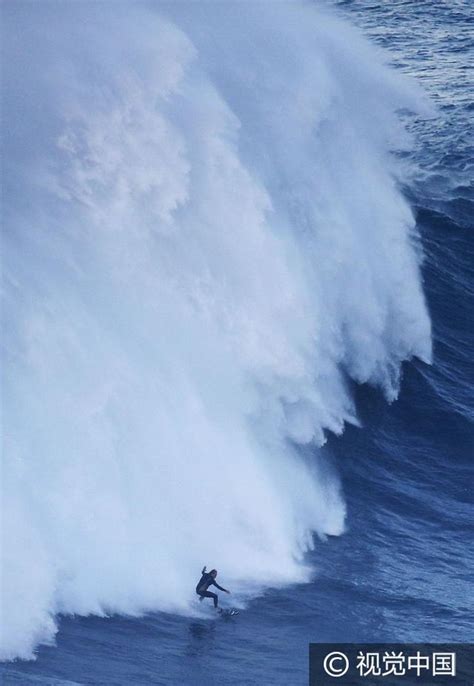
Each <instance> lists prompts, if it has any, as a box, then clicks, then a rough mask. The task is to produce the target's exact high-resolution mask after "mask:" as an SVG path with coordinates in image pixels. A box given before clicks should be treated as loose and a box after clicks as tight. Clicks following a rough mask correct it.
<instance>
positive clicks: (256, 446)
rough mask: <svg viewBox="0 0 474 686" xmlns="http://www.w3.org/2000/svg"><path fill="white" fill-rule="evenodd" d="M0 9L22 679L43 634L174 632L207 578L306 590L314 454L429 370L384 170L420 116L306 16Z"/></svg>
mask: <svg viewBox="0 0 474 686" xmlns="http://www.w3.org/2000/svg"><path fill="white" fill-rule="evenodd" d="M2 11H3V23H4V29H3V33H4V36H3V37H4V41H3V48H2V50H3V51H4V53H5V54H4V58H3V64H4V74H3V118H4V123H5V126H6V129H7V134H6V135H4V138H3V142H2V146H3V179H4V180H3V229H4V230H3V242H2V247H3V258H2V262H3V306H2V318H3V339H2V351H3V376H4V381H3V398H2V406H3V407H2V410H3V465H2V550H3V552H2V582H1V585H2V607H1V610H2V626H3V637H2V646H1V653H0V656H1V658H2V659H13V658H15V657H20V658H26V659H28V658H32V657H33V656H34V649H35V647H36V646H38V644H40V643H49V642H51V641H53V640H54V636H55V632H56V617H57V616H58V615H59V614H80V615H88V614H97V615H107V614H111V613H121V614H129V615H137V614H140V613H143V612H147V611H150V610H161V611H166V612H176V613H180V614H190V613H193V612H195V610H194V609H193V597H194V586H195V583H196V576H197V575H198V574H199V570H200V569H201V567H202V566H203V564H208V565H212V566H215V567H217V568H218V569H219V572H220V573H221V574H222V576H223V578H225V579H226V580H228V583H226V584H225V585H226V586H227V585H229V586H232V587H233V588H235V589H236V590H237V600H238V602H249V600H248V598H250V597H251V595H252V594H255V593H257V592H259V589H262V588H265V587H268V586H279V585H283V584H287V583H294V582H304V581H307V580H309V579H310V578H311V575H312V570H311V568H310V566H309V565H308V564H307V562H305V553H306V552H307V551H308V550H309V549H310V548H311V547H312V545H313V536H314V535H315V534H316V535H318V536H320V537H322V538H324V537H325V536H327V535H339V534H341V533H343V531H344V526H345V504H344V497H343V494H342V491H341V485H340V482H339V478H338V474H337V465H334V464H333V463H332V462H331V461H330V460H328V458H327V456H324V457H323V456H322V455H320V454H319V453H318V447H320V446H321V445H323V444H324V442H325V440H326V436H327V434H328V432H332V433H335V434H340V433H342V432H343V430H344V426H345V424H346V423H352V424H358V423H359V420H358V417H357V411H356V408H355V405H354V400H353V387H354V384H363V383H367V384H370V385H372V386H375V387H378V388H380V389H381V391H382V392H383V393H384V394H385V396H386V398H387V400H388V401H391V400H394V399H395V398H396V396H397V392H398V387H399V382H400V369H401V364H402V362H403V361H405V360H409V359H412V358H414V357H417V358H419V359H421V360H423V361H425V362H429V361H430V359H431V335H430V320H429V316H428V313H427V309H426V305H425V300H424V295H423V290H422V283H421V279H420V272H419V265H420V260H421V257H422V255H421V249H420V246H419V241H418V237H417V235H416V232H415V228H414V227H415V222H414V219H413V214H412V211H411V209H410V206H409V204H408V202H407V200H406V199H405V198H404V195H403V192H402V183H403V181H404V178H406V175H409V174H413V173H414V170H413V169H411V168H409V166H408V160H407V158H406V157H404V155H403V154H400V153H402V151H403V150H407V149H409V147H410V145H411V140H410V136H409V135H408V133H407V132H406V130H405V128H404V125H403V116H406V113H407V112H412V113H414V112H418V113H420V115H421V116H429V115H430V112H431V110H430V107H429V105H428V104H427V102H426V100H425V98H424V96H423V94H422V93H420V91H419V90H418V88H417V87H416V86H415V85H414V84H413V83H412V82H410V81H409V80H408V79H407V78H405V77H402V76H401V75H400V74H399V73H396V72H395V71H393V70H392V69H390V68H389V67H388V66H386V65H385V64H384V58H383V56H382V55H381V53H380V52H379V51H378V49H376V48H375V47H373V46H371V45H370V44H369V43H368V42H367V41H366V40H365V39H363V38H362V37H361V35H360V34H359V33H358V32H357V31H356V30H355V29H353V28H352V27H350V26H348V25H347V24H346V23H344V22H343V21H341V20H340V19H335V18H334V17H332V16H330V15H329V14H328V13H327V12H325V11H322V10H321V9H320V8H319V9H318V8H317V7H314V6H312V5H309V4H305V3H299V2H294V3H272V4H270V3H269V4H265V3H254V4H249V3H245V4H242V3H238V4H234V3H231V2H230V3H206V2H204V3H199V4H197V3H184V2H181V3H177V4H176V3H169V4H167V3H158V4H156V3H153V4H151V5H147V4H146V3H144V4H130V3H129V4H127V5H125V4H115V3H114V4H113V5H112V4H100V3H94V4H92V3H91V4H88V3H81V4H79V3H74V4H73V3H68V4H65V3H64V4H63V3H48V2H45V3H41V5H35V6H33V5H31V4H29V3H21V2H16V3H11V4H8V5H6V4H5V5H4V6H3V9H2ZM7 56H8V57H7ZM404 113H405V114H404ZM320 564H321V565H324V559H322V560H321V561H320ZM246 599H247V600H246Z"/></svg>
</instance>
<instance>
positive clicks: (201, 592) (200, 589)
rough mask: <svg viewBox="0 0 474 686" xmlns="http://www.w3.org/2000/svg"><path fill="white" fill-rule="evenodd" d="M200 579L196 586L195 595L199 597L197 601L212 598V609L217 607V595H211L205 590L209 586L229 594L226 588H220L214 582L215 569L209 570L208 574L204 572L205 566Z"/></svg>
mask: <svg viewBox="0 0 474 686" xmlns="http://www.w3.org/2000/svg"><path fill="white" fill-rule="evenodd" d="M201 575H202V576H201V578H200V579H199V582H198V585H197V586H196V593H197V594H198V596H199V600H204V598H212V599H213V601H214V607H217V602H218V595H217V593H211V591H208V590H207V589H208V588H209V586H215V587H216V588H218V589H219V591H224V593H230V591H228V590H227V589H226V588H222V586H219V584H218V583H217V582H216V576H217V569H211V571H210V572H206V566H205V565H204V567H203V568H202V572H201Z"/></svg>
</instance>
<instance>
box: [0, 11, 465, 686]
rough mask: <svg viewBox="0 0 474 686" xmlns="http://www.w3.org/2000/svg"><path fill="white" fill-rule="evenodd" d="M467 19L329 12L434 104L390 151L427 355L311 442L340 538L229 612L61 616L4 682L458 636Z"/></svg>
mask: <svg viewBox="0 0 474 686" xmlns="http://www.w3.org/2000/svg"><path fill="white" fill-rule="evenodd" d="M473 9H474V8H473V5H472V3H471V2H470V1H469V0H456V1H454V0H453V1H451V2H448V1H444V0H441V1H439V2H437V1H433V0H422V1H420V2H415V1H413V0H393V1H392V2H381V3H377V2H373V1H371V0H345V1H343V2H335V3H329V11H330V12H331V13H336V14H337V15H339V16H340V17H342V18H343V20H344V21H346V22H349V23H352V24H353V25H356V26H357V27H359V29H361V31H362V32H363V34H364V35H365V36H366V37H368V39H369V40H370V41H371V42H373V43H375V44H377V45H378V46H379V47H380V48H381V49H383V51H385V54H386V59H387V61H388V62H389V63H390V64H391V66H392V68H393V69H394V70H396V71H398V72H400V73H403V74H407V75H409V76H410V77H412V78H413V79H414V80H415V81H416V82H418V83H419V84H420V85H421V86H422V88H423V89H424V91H425V92H426V93H427V94H428V96H429V99H430V100H431V102H432V103H433V104H434V105H435V108H436V111H435V114H434V115H433V116H431V117H430V118H427V117H415V116H414V115H412V114H410V113H406V112H403V111H402V112H400V113H399V116H400V118H401V119H402V120H404V121H405V122H406V126H407V128H408V130H409V131H410V132H411V134H412V135H413V137H414V144H413V147H412V148H411V149H410V150H408V151H406V152H401V153H400V152H397V151H395V152H394V154H395V155H399V157H400V162H401V163H402V164H405V163H406V162H410V163H411V162H413V163H414V164H416V166H417V167H418V169H419V170H420V172H419V173H418V174H417V175H416V176H415V175H414V176H413V180H409V181H407V183H406V184H405V185H404V186H403V188H402V193H403V195H404V196H405V198H407V199H408V202H409V204H410V206H411V207H412V209H413V212H414V215H415V218H416V228H417V232H418V235H419V239H418V242H417V244H416V245H415V248H414V249H415V250H416V251H418V253H419V254H420V255H422V261H421V279H422V288H423V291H424V294H425V297H426V302H427V308H428V312H429V315H430V318H431V323H432V341H433V359H432V364H431V365H429V364H426V363H424V362H422V361H420V360H418V359H413V360H411V361H407V362H403V364H402V367H401V375H402V376H401V385H400V393H399V396H398V398H397V399H396V400H394V401H393V402H388V401H387V400H386V399H385V398H384V396H383V393H382V392H381V391H380V390H379V389H377V388H373V387H372V386H371V385H368V384H358V383H355V381H353V380H348V381H347V383H348V384H349V385H350V393H351V394H352V396H353V398H354V402H355V407H356V411H357V416H358V419H359V423H360V426H355V425H351V424H348V425H346V428H345V430H344V432H343V433H342V435H338V436H336V435H335V434H334V433H331V432H329V433H328V440H327V442H326V444H325V445H324V446H323V447H322V448H321V450H322V453H323V456H324V459H325V460H327V462H328V463H330V464H331V465H332V469H333V470H335V472H336V473H338V474H339V476H340V480H341V485H342V493H343V496H344V500H345V503H346V507H347V514H346V520H345V521H346V524H345V531H344V533H342V534H341V535H328V536H326V537H324V536H322V537H318V536H315V538H314V549H313V550H311V551H310V552H308V553H307V554H306V561H307V563H308V564H309V565H310V566H311V567H313V569H314V576H313V579H312V580H311V581H310V582H309V583H294V584H292V583H290V584H289V585H280V584H277V588H267V590H263V591H262V592H261V593H260V594H259V595H257V597H254V598H253V599H251V600H249V601H246V602H245V608H244V609H242V610H241V612H240V614H239V615H238V616H237V617H227V618H226V617H223V618H218V619H213V618H208V619H206V618H198V617H194V618H193V617H191V618H190V617H188V616H186V614H185V613H184V614H179V615H178V614H174V613H173V612H148V613H147V612H145V614H144V616H139V617H133V616H127V615H126V613H125V614H120V613H117V614H114V612H113V611H111V612H110V613H109V614H110V616H107V617H98V616H94V615H93V614H91V615H90V616H81V613H80V612H78V613H77V614H76V615H75V616H65V615H60V617H59V620H58V622H59V626H58V632H57V634H56V638H55V641H54V644H52V645H39V647H37V648H36V659H34V660H14V661H10V662H5V663H3V664H2V666H1V668H0V669H1V674H2V677H3V683H4V684H5V685H7V684H19V685H25V686H27V685H30V684H31V685H32V686H33V685H34V684H38V685H40V684H41V685H44V686H46V685H47V684H50V685H51V686H53V685H58V686H59V684H63V685H66V684H69V685H71V686H72V685H73V684H77V685H79V684H84V685H85V684H91V685H94V686H99V685H100V686H102V685H103V686H105V685H107V686H122V685H125V684H134V685H136V686H146V685H148V684H149V685H152V684H156V685H176V686H178V685H179V686H204V685H205V684H206V685H207V686H212V685H216V686H217V685H219V686H224V685H229V686H231V685H232V686H244V685H246V684H248V685H253V684H260V685H262V686H266V685H268V686H270V685H280V684H281V685H283V684H285V685H287V684H291V685H292V686H293V685H294V686H299V685H303V684H305V683H307V678H308V676H307V675H308V665H307V663H308V643H309V642H311V641H313V642H331V641H334V642H336V641H338V642H344V641H346V642H351V641H354V642H356V641H357V642H382V641H387V642H388V641H393V642H396V641H397V642H405V641H406V642H409V641H412V642H468V641H472V640H473V639H474V588H473V576H472V574H473V569H474V544H473V542H474V518H473V513H474V508H473V506H474V467H473V449H474V412H473V407H474V404H473V399H474V398H473V395H474V394H473V389H474V358H473V354H472V351H473V350H474V324H473V322H474V318H473V312H474V234H473V230H474V226H473V216H474V214H473V201H474V192H473V185H472V181H473V178H474V154H473V153H474V150H473V145H474V135H473V133H474V132H473V122H474V102H473V97H472V96H473V75H474V71H473V70H474V37H473V28H474V11H473ZM85 202H87V199H86V200H85ZM201 486H202V487H205V480H204V481H203V482H202V484H200V485H199V487H201ZM66 516H67V515H66ZM215 516H216V518H218V517H219V513H218V511H217V512H216V515H215ZM205 525H206V526H207V527H208V530H209V535H212V530H213V521H212V520H211V521H209V520H206V522H205ZM171 526H172V525H171ZM71 535H74V530H73V533H72V534H71ZM205 561H206V560H203V562H205ZM209 564H212V561H210V562H209ZM198 572H199V569H198V570H197V571H196V576H198ZM221 583H222V584H224V585H226V582H225V578H224V577H222V578H221ZM227 602H229V601H227ZM83 614H86V615H87V614H88V612H85V613H83Z"/></svg>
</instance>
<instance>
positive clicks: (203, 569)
mask: <svg viewBox="0 0 474 686" xmlns="http://www.w3.org/2000/svg"><path fill="white" fill-rule="evenodd" d="M205 573H206V565H204V567H203V568H202V572H201V574H205Z"/></svg>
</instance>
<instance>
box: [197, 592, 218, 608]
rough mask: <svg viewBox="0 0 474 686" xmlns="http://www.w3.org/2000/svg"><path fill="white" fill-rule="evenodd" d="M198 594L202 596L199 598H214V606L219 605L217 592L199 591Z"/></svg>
mask: <svg viewBox="0 0 474 686" xmlns="http://www.w3.org/2000/svg"><path fill="white" fill-rule="evenodd" d="M198 595H199V596H201V597H200V599H199V600H202V599H203V598H212V599H213V601H214V607H217V593H211V592H210V591H202V593H198Z"/></svg>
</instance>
